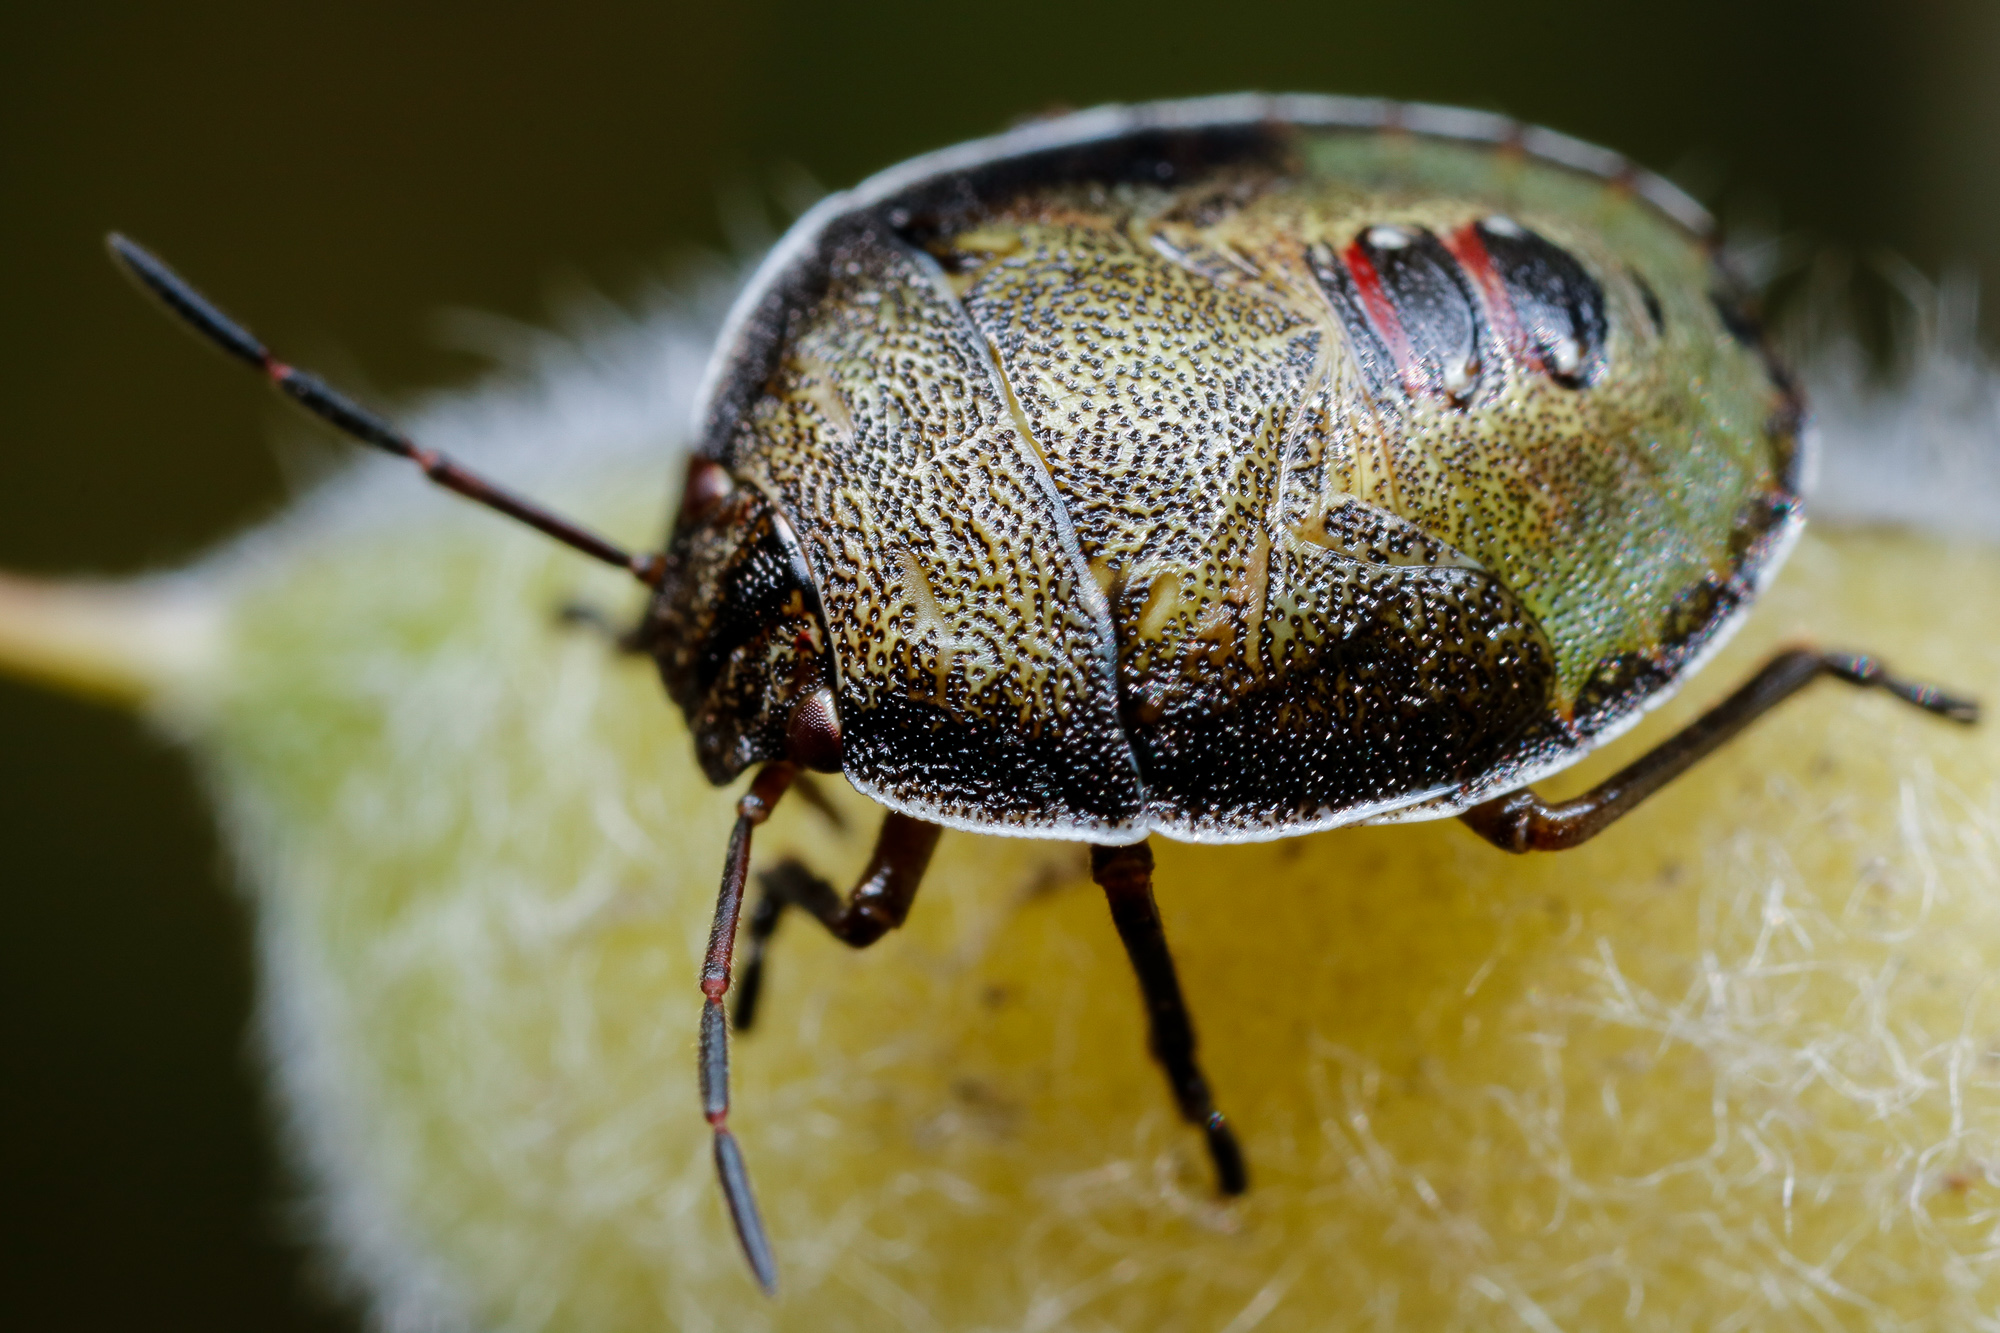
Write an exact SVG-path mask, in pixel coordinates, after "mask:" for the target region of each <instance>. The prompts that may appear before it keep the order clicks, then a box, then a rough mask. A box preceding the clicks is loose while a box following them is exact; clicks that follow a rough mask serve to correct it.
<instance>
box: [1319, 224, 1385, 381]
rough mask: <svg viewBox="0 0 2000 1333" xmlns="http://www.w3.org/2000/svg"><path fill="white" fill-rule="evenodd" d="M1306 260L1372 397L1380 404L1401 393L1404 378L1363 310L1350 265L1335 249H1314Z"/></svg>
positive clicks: (1322, 247)
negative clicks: (1341, 260) (1338, 319)
mask: <svg viewBox="0 0 2000 1333" xmlns="http://www.w3.org/2000/svg"><path fill="white" fill-rule="evenodd" d="M1306 260H1307V263H1309V264H1310V265H1311V266H1312V274H1313V277H1314V279H1316V280H1317V281H1318V283H1319V288H1320V290H1321V291H1322V292H1324V293H1326V299H1327V302H1328V304H1330V305H1332V306H1333V311H1334V313H1335V314H1336V315H1338V316H1340V323H1341V327H1342V328H1344V329H1345V330H1346V331H1347V345H1348V347H1349V348H1351V349H1352V350H1353V352H1354V361H1355V364H1356V365H1357V366H1359V367H1360V369H1361V376H1362V378H1363V379H1364V380H1366V381H1367V382H1368V392H1369V396H1370V397H1372V398H1374V399H1375V400H1376V401H1377V402H1381V401H1382V400H1383V399H1385V398H1389V397H1392V396H1396V395H1400V394H1401V393H1402V391H1403V390H1402V384H1401V377H1400V376H1399V375H1398V374H1397V371H1396V358H1395V356H1394V355H1392V354H1391V353H1390V351H1389V345H1388V344H1387V343H1385V342H1384V341H1383V340H1382V335H1381V334H1379V333H1377V332H1376V331H1375V325H1374V324H1373V323H1372V322H1371V321H1370V320H1369V318H1368V312H1367V311H1366V310H1365V309H1364V308H1363V307H1362V304H1361V293H1360V292H1359V290H1357V288H1356V286H1355V282H1354V275H1353V274H1352V273H1349V272H1348V271H1347V265H1345V264H1343V263H1341V262H1340V259H1339V257H1338V256H1336V255H1335V254H1334V253H1333V251H1332V249H1330V248H1329V247H1327V246H1324V245H1315V246H1313V247H1312V248H1311V249H1310V250H1308V251H1307V253H1306Z"/></svg>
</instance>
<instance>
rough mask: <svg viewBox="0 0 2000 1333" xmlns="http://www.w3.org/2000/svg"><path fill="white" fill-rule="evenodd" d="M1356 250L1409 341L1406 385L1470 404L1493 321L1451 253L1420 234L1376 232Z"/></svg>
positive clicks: (1412, 231)
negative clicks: (1371, 267)
mask: <svg viewBox="0 0 2000 1333" xmlns="http://www.w3.org/2000/svg"><path fill="white" fill-rule="evenodd" d="M1355 246H1356V248H1358V249H1359V250H1360V251H1361V252H1362V253H1363V254H1365V255H1366V256H1367V257H1368V259H1369V261H1370V262H1371V263H1372V264H1373V265H1374V268H1375V272H1376V274H1377V275H1378V276H1379V277H1380V279H1381V284H1382V292H1383V294H1384V295H1385V296H1387V297H1388V298H1389V301H1390V303H1391V304H1392V305H1393V306H1394V307H1395V310H1396V317H1397V320H1398V321H1399V322H1400V323H1401V325H1402V329H1403V336H1404V337H1405V338H1407V339H1408V340H1409V358H1410V359H1409V362H1408V363H1407V364H1405V365H1404V366H1403V367H1402V372H1403V383H1404V386H1405V387H1406V388H1408V389H1410V390H1411V391H1412V392H1415V391H1418V390H1422V391H1425V392H1428V393H1432V394H1436V395H1438V396H1441V397H1444V398H1448V399H1450V400H1451V401H1452V402H1454V403H1460V404H1463V403H1465V402H1467V401H1469V400H1470V399H1471V397H1472V395H1473V393H1474V392H1475V391H1476V390H1477V388H1478V386H1479V376H1480V372H1481V369H1482V366H1483V362H1484V352H1485V349H1486V345H1487V329H1486V318H1485V316H1484V315H1483V314H1482V313H1481V311H1480V308H1479V302H1478V300H1477V299H1476V298H1475V297H1474V296H1473V294H1472V289H1471V286H1470V285H1469V284H1468V283H1467V282H1466V280H1465V275H1464V274H1463V273H1461V272H1460V271H1459V267H1458V262H1457V261H1456V260H1455V259H1453V258H1452V257H1451V252H1450V251H1448V250H1446V249H1445V248H1444V244H1443V242H1441V241H1439V240H1438V238H1437V237H1436V236H1434V235H1432V234H1431V233H1430V232H1429V231H1427V230H1424V229H1423V228H1420V227H1370V228H1369V229H1368V230H1366V231H1364V232H1362V233H1361V235H1360V236H1359V237H1358V238H1357V239H1356V240H1355Z"/></svg>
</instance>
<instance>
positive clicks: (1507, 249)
mask: <svg viewBox="0 0 2000 1333" xmlns="http://www.w3.org/2000/svg"><path fill="white" fill-rule="evenodd" d="M1474 230H1475V231H1477V232H1478V234H1479V241H1480V244H1481V245H1482V246H1483V247H1484V248H1485V251H1486V256H1487V259H1488V262H1489V263H1490V264H1491V265H1492V271H1493V274H1494V276H1495V277H1496V278H1498V279H1499V282H1500V286H1501V288H1502V289H1503V290H1504V291H1505V293H1506V296H1507V300H1508V302H1509V303H1510V304H1511V305H1512V306H1513V313H1514V318H1515V320H1516V321H1518V323H1519V325H1520V329H1521V334H1522V337H1523V339H1524V341H1525V342H1526V344H1527V346H1526V348H1525V349H1524V350H1525V351H1526V353H1527V354H1528V356H1529V357H1530V359H1531V360H1533V361H1534V362H1535V363H1536V364H1537V365H1538V366H1539V367H1540V368H1541V369H1542V370H1543V371H1545V372H1546V373H1547V374H1548V376H1549V378H1551V379H1553V380H1554V381H1555V382H1556V383H1558V384H1560V385H1562V386H1563V387H1564V388H1568V389H1581V388H1585V387H1587V386H1589V385H1592V384H1595V383H1597V381H1598V380H1599V379H1601V378H1603V375H1604V342H1605V328H1606V324H1605V317H1604V288H1603V287H1601V286H1599V285H1598V282H1597V279H1595V278H1593V277H1591V276H1590V273H1589V272H1588V271H1587V270H1586V269H1585V268H1584V267H1583V265H1582V264H1581V263H1580V262H1579V261H1578V260H1577V258H1576V256H1575V255H1572V254H1571V253H1570V252H1569V251H1567V250H1565V249H1563V248H1562V247H1561V246H1559V245H1557V244H1555V243H1554V242H1552V241H1550V240H1548V239H1547V238H1545V237H1542V236H1539V235H1537V234H1535V233H1534V232H1532V231H1529V230H1528V229H1527V228H1526V227H1524V226H1522V225H1521V224H1520V223H1518V222H1516V221H1514V220H1513V219H1512V218H1509V217H1502V216H1500V215H1497V214H1496V215H1494V216H1492V217H1486V218H1481V219H1480V220H1479V222H1478V223H1476V224H1475V225H1474Z"/></svg>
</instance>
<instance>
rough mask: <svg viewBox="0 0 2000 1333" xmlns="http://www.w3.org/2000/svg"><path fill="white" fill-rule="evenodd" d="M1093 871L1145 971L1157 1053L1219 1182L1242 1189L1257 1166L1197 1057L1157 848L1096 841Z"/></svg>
mask: <svg viewBox="0 0 2000 1333" xmlns="http://www.w3.org/2000/svg"><path fill="white" fill-rule="evenodd" d="M1090 874H1091V878H1092V879H1095V880H1096V881H1097V883H1098V886H1099V887H1100V888H1102V889H1103V890H1104V897H1105V900H1106V901H1107V902H1109V903H1110V905H1111V920H1112V923H1113V924H1114V925H1116V926H1117V927H1118V938H1119V939H1121V940H1123V941H1124V942H1125V952H1126V954H1127V955H1128V956H1129V957H1130V958H1131V959H1132V970H1133V971H1134V972H1136V973H1137V974H1138V976H1139V990H1140V991H1141V993H1143V994H1144V996H1145V999H1146V1017H1147V1022H1148V1025H1149V1027H1150V1030H1151V1038H1150V1042H1149V1045H1150V1046H1151V1048H1152V1051H1153V1058H1154V1059H1156V1060H1158V1061H1159V1062H1160V1066H1161V1068H1163V1069H1165V1070H1166V1073H1167V1082H1168V1084H1169V1085H1170V1086H1171V1087H1172V1088H1173V1090H1174V1100H1176V1101H1177V1102H1179V1103H1180V1108H1181V1116H1182V1118H1183V1119H1185V1120H1186V1121H1187V1122H1188V1123H1189V1124H1192V1125H1199V1126H1200V1127H1201V1129H1202V1132H1203V1133H1204V1134H1206V1135H1207V1136H1208V1155H1209V1156H1210V1157H1211V1158H1212V1159H1214V1162H1215V1179H1216V1185H1217V1188H1219V1189H1220V1190H1221V1191H1222V1192H1223V1193H1224V1194H1241V1193H1242V1192H1243V1191H1244V1190H1245V1189H1246V1188H1247V1187H1248V1186H1249V1184H1250V1177H1249V1172H1248V1171H1247V1169H1246V1168H1245V1167H1244V1164H1243V1149H1242V1148H1241V1147H1239V1146H1238V1145H1237V1142H1236V1135H1235V1133H1234V1132H1233V1131H1231V1129H1230V1128H1229V1122H1228V1121H1226V1120H1225V1119H1223V1116H1222V1112H1220V1111H1218V1110H1216V1109H1215V1101H1214V1099H1213V1098H1212V1097H1211V1096H1210V1095H1209V1091H1208V1080H1207V1079H1206V1078H1204V1077H1202V1073H1201V1067H1200V1066H1199V1065H1197V1064H1196V1063H1195V1058H1194V1021H1193V1020H1192V1019H1191V1018H1189V1017H1188V1011H1187V1004H1186V1002H1185V1001H1184V1000H1182V998H1181V983H1180V979H1179V978H1178V977H1176V976H1175V975H1174V958H1173V955H1172V954H1171V953H1169V952H1168V950H1167V931H1166V927H1165V926H1164V925H1162V924H1161V922H1160V909H1159V905H1158V904H1157V903H1155V902H1154V901H1153V849H1152V848H1151V847H1149V846H1147V845H1146V844H1145V843H1143V842H1137V843H1133V844H1131V845H1130V846H1126V847H1092V848H1091V849H1090Z"/></svg>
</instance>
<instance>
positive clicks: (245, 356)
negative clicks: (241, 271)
mask: <svg viewBox="0 0 2000 1333" xmlns="http://www.w3.org/2000/svg"><path fill="white" fill-rule="evenodd" d="M106 244H107V245H108V246H109V247H110V250H111V257H112V258H113V259H114V260H116V261H117V263H118V266H119V267H120V268H121V269H123V270H124V271H125V272H126V274H127V275H129V276H130V277H131V278H132V280H133V281H134V282H136V283H138V284H139V286H140V287H142V288H144V289H145V290H146V291H147V292H148V293H150V294H151V295H153V296H154V297H157V298H158V299H159V301H160V303H161V304H163V305H165V306H166V307H167V309H168V310H170V311H172V312H173V313H174V314H176V315H178V316H179V317H180V318H181V320H182V322H184V323H185V324H187V325H188V326H189V327H190V328H192V329H194V330H195V331H196V332H197V333H200V334H201V335H202V336H204V337H206V338H207V339H208V340H209V341H210V342H212V343H214V344H215V345H216V346H217V347H220V348H221V349H222V350H223V351H224V352H227V353H228V354H229V355H230V356H233V357H235V358H236V359H237V360H238V361H241V362H244V363H245V364H247V365H250V366H253V367H255V368H256V369H258V370H260V371H262V372H263V373H264V374H265V375H266V376H268V377H269V378H270V381H271V383H272V384H273V385H275V386H277V389H278V392H280V393H282V394H284V395H285V397H287V398H289V399H291V400H292V401H293V402H295V403H297V404H298V405H299V406H300V407H303V408H304V409H305V410H306V411H308V412H310V413H312V414H313V415H314V416H316V417H318V418H319V419H320V420H321V421H324V422H326V423H327V424H328V425H330V426H332V427H333V428H334V429H335V430H338V431H340V432H341V433H342V434H344V435H348V436H351V437H352V438H354V439H357V440H359V441H361V442H362V443H363V444H372V445H374V446H375V447H376V448H377V449H380V450H382V451H383V452H385V453H391V454H395V455H396V456H397V457H398V458H407V459H409V460H410V461H411V462H412V463H415V464H416V465H417V466H418V467H420V468H422V469H423V472H424V475H425V476H427V477H429V478H430V479H431V480H432V481H434V482H436V483H437V484H438V485H440V486H442V487H444V488H445V489H447V490H452V491H457V492H458V493H459V494H460V495H463V496H464V497H465V498H466V499H468V500H471V501H473V502H474V503H476V504H482V505H485V506H486V507H487V508H488V509H497V510H499V511H500V512H501V513H503V514H505V515H507V516H508V517H509V518H513V519H518V520H520V521H521V522H523V523H525V524H527V525H528V526H529V527H531V528H534V529H536V530H537V531H539V532H543V533H546V534H548V535H549V536H551V537H553V538H555V539H556V540H557V541H559V542H561V543H563V544H564V545H566V546H570V547H573V548H575V549H576V550H579V551H581V552H583V553H584V554H585V555H587V556H592V557H594V558H595V559H598V560H602V561H603V562H604V563H605V564H607V565H617V566H619V567H620V568H621V569H624V570H627V571H628V572H630V573H631V575H632V576H633V577H634V578H636V579H638V580H639V581H640V582H641V583H644V584H646V585H648V586H649V587H658V586H659V583H660V578H661V575H662V573H663V570H664V565H665V562H664V561H663V560H662V559H661V557H660V556H658V555H654V554H650V553H649V554H645V555H634V554H632V553H631V552H630V551H627V550H625V549H624V548H623V547H621V546H618V545H616V544H615V543H613V542H610V541H607V540H605V539H604V538H603V537H600V536H598V535H597V534H596V533H594V532H592V531H591V530H590V529H588V528H586V527H583V526H581V525H580V524H576V523H572V522H570V521H569V520H568V519H565V518H562V517H561V516H559V515H557V514H553V513H550V512H549V511H548V510H547V509H544V508H543V507H542V506H540V505H538V504H536V503H534V502H533V501H531V500H527V499H524V498H522V497H521V496H518V495H515V494H514V493H513V492H511V491H508V490H506V489H504V488H502V487H500V486H496V485H494V484H493V483H492V482H490V481H488V480H486V478H484V477H482V476H480V475H479V474H478V473H476V472H472V471H470V470H468V469H466V468H463V467H460V466H459V465H458V464H457V463H454V462H453V461H452V460H451V459H449V458H447V457H445V456H444V455H443V454H441V453H439V452H438V451H437V450H435V449H425V448H422V447H420V446H419V445H418V444H417V443H416V442H415V441H413V440H411V439H410V437H409V436H407V435H405V434H403V432H401V431H399V430H397V429H396V428H395V427H394V426H392V425H390V424H389V422H388V421H387V420H386V419H385V418H383V417H380V416H377V415H376V414H375V413H373V412H371V411H369V410H368V409H367V408H365V407H363V406H362V405H361V404H359V403H357V402H355V401H354V400H353V399H352V398H349V397H348V396H347V395H346V394H344V393H341V392H340V391H339V390H338V389H335V388H333V387H332V386H331V385H329V384H328V383H327V382H326V381H325V380H322V379H321V378H320V377H319V376H317V375H315V374H313V373H312V372H310V371H305V370H298V369H296V368H294V367H292V366H288V365H286V364H285V363H284V362H282V361H280V360H278V359H277V358H276V357H274V356H272V355H271V352H270V349H269V348H267V347H265V346H264V344H263V343H261V342H259V341H257V339H256V337H255V336H254V335H253V334H252V333H251V332H250V330H248V329H246V328H244V327H243V326H242V325H241V324H238V323H237V322H236V321H235V320H233V319H231V318H229V316H227V315H225V314H223V313H222V311H220V310H218V309H217V308H216V306H215V304H214V303H213V302H212V301H210V300H209V299H208V298H207V297H205V296H203V295H202V294H201V293H200V292H198V291H196V290H195V289H194V288H193V287H192V286H190V285H189V284H188V282H187V280H186V279H184V278H182V277H181V276H180V274H178V273H176V272H174V271H173V270H172V269H170V268H168V267H167V266H166V265H165V264H163V263H161V262H160V261H159V260H158V259H156V258H155V257H154V256H153V255H152V254H151V253H149V252H148V251H147V250H145V249H144V248H143V247H141V246H139V245H136V244H134V243H133V242H132V241H130V240H128V239H126V238H125V237H123V236H120V235H119V234H118V233H117V232H112V233H111V235H110V236H108V237H107V238H106Z"/></svg>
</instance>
